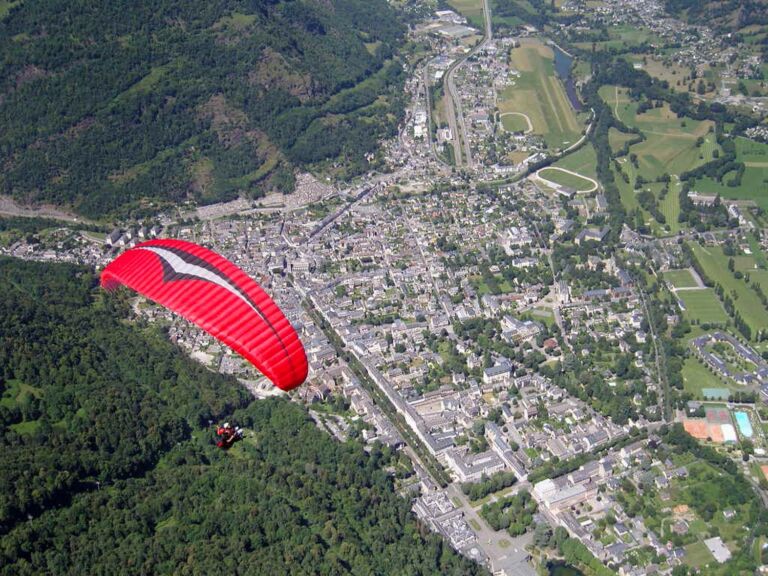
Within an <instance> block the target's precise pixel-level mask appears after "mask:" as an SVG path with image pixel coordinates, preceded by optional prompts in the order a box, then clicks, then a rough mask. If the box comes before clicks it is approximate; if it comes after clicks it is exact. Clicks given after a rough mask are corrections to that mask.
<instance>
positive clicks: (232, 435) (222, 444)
mask: <svg viewBox="0 0 768 576" xmlns="http://www.w3.org/2000/svg"><path fill="white" fill-rule="evenodd" d="M216 435H217V436H218V437H219V441H218V442H216V446H218V447H219V448H221V449H223V450H227V449H229V448H231V447H232V445H233V444H234V443H235V442H237V441H239V440H242V439H243V429H242V428H240V427H239V426H238V427H236V428H232V426H230V425H229V422H224V425H223V426H219V427H218V428H216Z"/></svg>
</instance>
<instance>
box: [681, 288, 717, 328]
mask: <svg viewBox="0 0 768 576" xmlns="http://www.w3.org/2000/svg"><path fill="white" fill-rule="evenodd" d="M675 295H676V296H677V297H678V298H679V299H680V300H682V301H683V304H685V315H686V316H687V317H688V318H690V319H691V320H697V321H699V322H701V323H710V324H714V323H718V324H725V323H726V322H727V321H728V314H726V312H725V310H724V309H723V306H722V304H720V300H718V298H717V294H715V291H714V290H713V289H712V288H706V289H704V290H680V291H679V292H677V293H676V294H675Z"/></svg>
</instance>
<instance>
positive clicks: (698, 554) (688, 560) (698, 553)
mask: <svg viewBox="0 0 768 576" xmlns="http://www.w3.org/2000/svg"><path fill="white" fill-rule="evenodd" d="M714 561H715V557H714V556H712V553H711V552H710V551H709V548H707V546H706V544H704V542H694V543H693V544H688V546H686V547H685V557H684V558H683V562H684V563H685V564H686V565H688V566H692V567H694V568H698V567H700V566H704V565H705V564H708V563H710V562H714Z"/></svg>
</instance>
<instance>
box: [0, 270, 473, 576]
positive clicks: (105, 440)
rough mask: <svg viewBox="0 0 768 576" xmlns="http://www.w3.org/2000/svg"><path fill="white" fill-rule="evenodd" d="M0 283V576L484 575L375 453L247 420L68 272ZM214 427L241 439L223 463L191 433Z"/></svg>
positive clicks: (114, 302)
mask: <svg viewBox="0 0 768 576" xmlns="http://www.w3.org/2000/svg"><path fill="white" fill-rule="evenodd" d="M0 278H2V279H3V286H4V288H5V287H6V286H7V287H8V289H7V290H5V289H4V297H3V299H0V367H2V374H0V388H2V399H1V400H0V417H1V418H2V420H1V421H0V434H1V435H0V442H1V443H2V445H0V515H1V516H0V522H2V524H0V574H8V575H19V574H42V573H49V574H84V575H85V574H87V575H93V574H216V573H227V574H264V575H275V574H340V573H351V574H361V575H362V574H365V575H368V574H435V575H437V574H455V575H460V574H462V575H463V574H470V575H471V574H477V573H482V572H483V571H482V570H481V569H480V568H479V567H478V566H477V565H475V564H473V563H471V562H469V561H468V560H466V559H463V558H461V557H459V556H458V555H457V554H455V553H454V552H453V551H452V550H451V549H450V548H449V547H448V546H447V545H446V544H444V543H443V541H442V540H441V539H440V538H439V537H438V536H436V535H433V534H429V533H428V532H427V531H426V530H425V529H424V528H423V527H420V526H418V525H417V523H416V522H415V520H414V519H413V517H412V515H411V513H410V510H409V508H410V504H409V502H408V501H407V500H404V499H402V498H400V497H399V496H398V495H397V494H396V493H395V492H394V490H393V486H392V481H391V479H390V478H389V477H388V476H387V475H386V474H385V472H384V471H383V468H384V467H385V466H387V465H388V464H390V463H393V458H394V456H393V454H391V453H390V452H389V450H388V449H386V448H384V449H374V450H373V451H372V452H371V453H370V454H368V453H366V452H365V451H364V450H363V449H362V446H361V445H360V444H358V443H356V442H348V443H345V444H341V443H338V442H336V441H334V440H333V439H332V438H331V437H329V436H328V435H327V434H325V433H322V432H320V431H319V430H317V428H316V427H315V426H314V424H313V422H312V420H311V419H310V418H309V417H308V415H307V413H306V411H305V410H304V409H303V408H301V407H299V406H297V405H295V404H292V403H290V402H288V401H286V400H270V401H261V402H253V403H249V398H248V397H247V396H246V395H245V394H244V393H243V392H241V390H240V388H239V386H238V384H237V383H236V382H234V381H233V380H231V379H229V378H224V377H221V376H219V375H216V374H212V373H210V372H208V371H206V370H205V369H204V368H202V367H200V366H198V365H197V364H195V363H194V362H192V361H190V360H188V359H187V358H186V357H185V356H184V355H183V354H182V353H181V352H180V351H178V350H176V349H175V348H174V347H173V346H171V345H170V344H169V343H168V342H167V341H165V340H164V339H163V338H161V337H160V336H159V335H158V334H156V333H155V332H154V331H152V330H151V329H147V328H141V327H139V326H135V325H133V324H131V323H129V322H127V321H126V320H125V318H126V316H127V306H126V305H125V303H124V302H123V297H124V295H123V296H121V295H120V294H119V293H118V294H117V295H106V294H102V293H100V292H99V291H98V289H96V288H95V278H94V276H93V275H92V274H91V273H90V272H89V271H87V270H85V269H83V268H78V267H74V266H69V265H48V264H37V263H29V262H23V261H17V260H12V259H2V260H0ZM238 407H239V408H238ZM233 410H234V411H235V412H234V415H232V412H231V411H233ZM224 416H226V417H232V419H234V420H235V421H236V422H238V424H241V425H244V426H246V427H247V428H248V430H249V433H248V435H247V437H246V439H245V440H244V441H243V442H241V443H240V444H238V445H236V446H235V447H234V448H233V449H232V450H231V451H230V452H222V451H220V450H219V449H218V448H216V447H215V446H214V445H213V439H212V433H211V432H210V431H206V428H207V425H208V419H209V418H213V419H218V418H220V417H224ZM97 481H100V485H97V484H96V482H97ZM28 515H29V516H28Z"/></svg>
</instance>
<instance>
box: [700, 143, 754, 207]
mask: <svg viewBox="0 0 768 576" xmlns="http://www.w3.org/2000/svg"><path fill="white" fill-rule="evenodd" d="M736 159H737V160H738V161H739V162H744V164H745V166H746V168H745V170H744V176H743V177H742V180H741V185H740V186H736V187H734V186H728V185H727V182H728V181H729V180H730V179H731V178H733V176H734V173H733V172H730V173H728V174H726V175H725V177H724V178H723V182H717V181H715V180H712V179H711V178H700V179H698V180H696V183H695V185H694V189H695V190H696V191H698V192H702V193H706V194H720V196H722V197H723V198H731V199H736V200H753V201H754V202H755V203H756V204H757V205H758V206H760V207H761V208H763V209H768V144H762V143H759V142H754V141H752V140H748V139H746V138H736Z"/></svg>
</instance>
